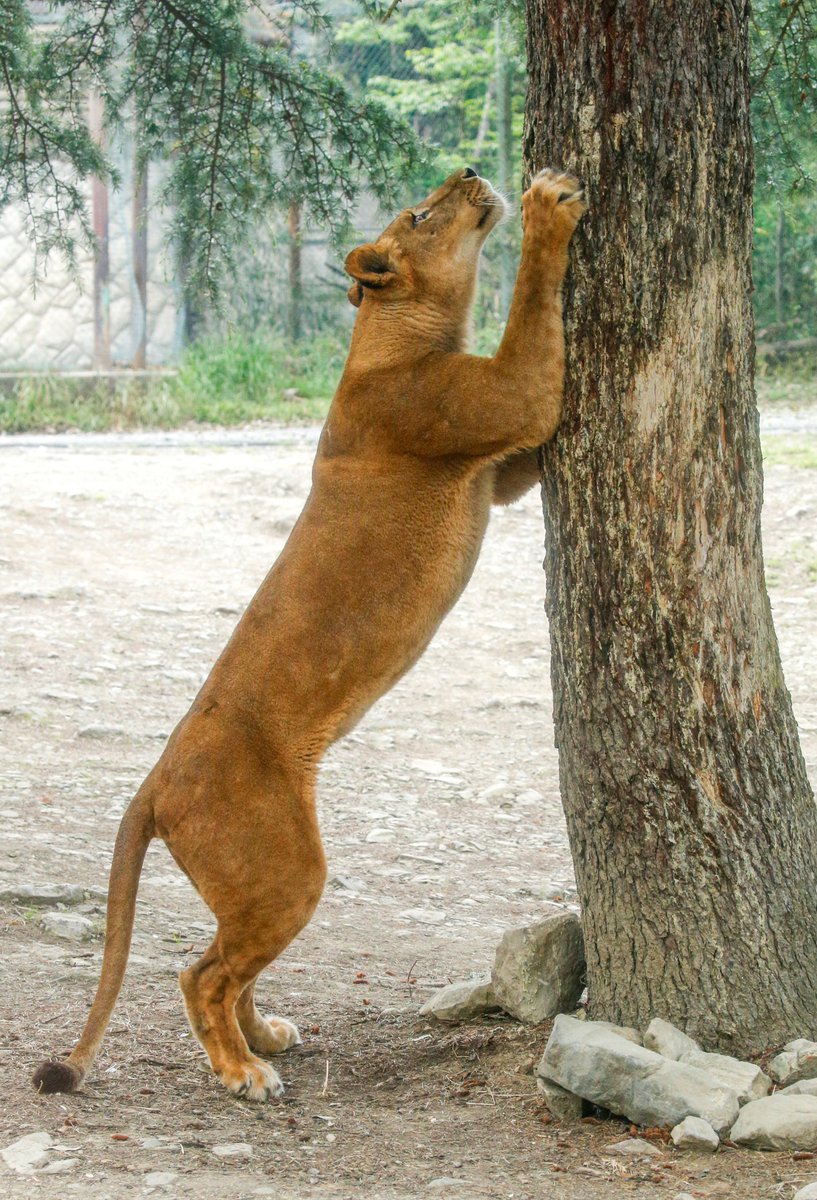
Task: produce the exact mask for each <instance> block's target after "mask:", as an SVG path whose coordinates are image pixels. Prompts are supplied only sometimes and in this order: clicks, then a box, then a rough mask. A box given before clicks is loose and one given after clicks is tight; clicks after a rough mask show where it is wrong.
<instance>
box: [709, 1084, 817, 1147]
mask: <svg viewBox="0 0 817 1200" xmlns="http://www.w3.org/2000/svg"><path fill="white" fill-rule="evenodd" d="M729 1136H730V1138H731V1139H732V1141H733V1142H737V1143H738V1144H739V1145H741V1146H751V1147H752V1148H753V1149H755V1150H817V1096H797V1095H794V1096H792V1095H783V1094H782V1093H780V1092H778V1093H777V1095H775V1096H765V1097H764V1098H763V1099H762V1100H753V1101H752V1103H751V1104H747V1105H746V1107H745V1108H742V1109H741V1110H740V1115H739V1116H738V1119H737V1121H736V1122H735V1124H734V1125H733V1126H732V1130H731V1132H730V1134H729Z"/></svg>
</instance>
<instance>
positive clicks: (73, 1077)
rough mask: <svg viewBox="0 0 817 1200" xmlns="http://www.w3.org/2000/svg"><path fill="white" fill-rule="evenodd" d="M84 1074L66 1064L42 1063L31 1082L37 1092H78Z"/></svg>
mask: <svg viewBox="0 0 817 1200" xmlns="http://www.w3.org/2000/svg"><path fill="white" fill-rule="evenodd" d="M84 1078H85V1072H84V1071H80V1069H79V1068H78V1067H74V1066H72V1065H71V1063H68V1062H54V1061H53V1060H52V1061H51V1062H44V1063H42V1065H41V1066H39V1067H37V1070H36V1071H35V1072H34V1075H33V1077H32V1080H31V1082H32V1083H33V1084H34V1086H35V1088H36V1089H37V1091H38V1092H78V1091H79V1089H80V1088H81V1087H82V1081H83V1079H84Z"/></svg>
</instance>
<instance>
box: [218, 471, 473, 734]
mask: <svg viewBox="0 0 817 1200" xmlns="http://www.w3.org/2000/svg"><path fill="white" fill-rule="evenodd" d="M330 482H331V483H332V484H333V485H334V486H332V487H331V489H327V486H326V484H325V483H324V485H323V486H318V485H316V487H315V488H314V489H313V493H312V495H311V496H310V500H309V502H308V503H307V506H306V508H305V510H304V512H303V513H302V515H301V517H300V519H299V521H298V523H297V525H296V527H295V529H294V531H293V534H292V536H291V538H290V540H289V542H288V543H287V546H286V547H285V548H284V551H283V552H282V554H281V556H280V558H279V559H278V561H277V562H276V564H275V565H274V567H273V568H272V570H271V571H270V573H269V575H268V576H267V578H266V580H265V581H264V583H263V584H262V586H261V588H260V589H259V591H258V593H257V595H256V596H255V598H254V600H253V601H252V603H251V604H250V606H249V608H248V609H247V612H246V613H245V615H244V617H243V618H242V620H241V622H240V624H239V626H238V628H237V629H236V632H235V634H234V635H233V638H232V640H231V642H230V643H229V645H228V646H227V648H226V650H225V652H224V654H223V655H222V658H221V659H220V660H219V663H218V664H217V665H216V668H214V672H213V676H212V677H211V679H213V683H214V685H215V688H216V690H218V691H219V693H220V694H223V692H224V690H225V686H226V687H227V689H228V691H229V693H230V694H231V695H233V696H234V700H235V703H236V704H239V705H241V706H242V707H243V706H244V705H247V706H248V707H250V708H251V709H252V710H253V713H254V718H255V719H258V717H261V718H262V720H263V723H264V724H265V725H267V724H268V735H269V736H270V737H271V738H272V739H273V740H274V741H276V742H277V741H279V740H281V739H283V740H285V741H287V742H288V743H295V744H301V743H304V744H309V745H310V746H313V745H314V746H315V749H316V750H319V749H320V747H321V746H323V745H326V744H328V742H330V741H332V740H334V739H335V738H336V737H338V736H340V735H341V734H342V733H344V732H346V731H348V729H350V728H351V727H352V726H353V725H354V724H355V722H356V721H357V720H359V718H360V717H361V716H362V715H363V713H364V712H365V711H366V709H367V708H369V706H370V705H371V704H372V703H374V701H375V700H376V699H378V697H380V696H382V695H383V694H384V692H386V691H388V689H389V688H390V687H391V686H392V685H393V684H394V683H395V682H396V681H397V680H398V679H399V678H400V676H401V675H403V674H404V673H405V672H406V671H407V670H408V669H409V668H410V667H412V666H413V665H414V663H415V662H416V661H417V659H418V658H419V657H420V656H421V655H422V653H423V651H424V650H425V648H426V647H427V645H428V643H429V642H430V640H431V638H432V637H433V635H434V633H435V631H436V629H437V628H438V626H439V624H440V622H441V621H442V619H443V617H445V615H446V613H448V612H449V610H450V609H451V607H452V606H453V605H454V603H455V602H456V601H457V599H458V598H459V596H460V594H461V593H462V590H463V588H464V587H465V585H466V584H467V582H468V580H469V578H470V577H471V573H472V571H473V569H474V565H475V564H476V561H477V558H478V556H479V550H480V546H481V543H482V539H483V536H484V533H485V528H486V525H487V521H488V515H489V511H490V480H489V479H488V477H487V476H486V477H485V478H484V479H483V478H479V477H478V478H476V479H474V478H471V479H467V478H466V479H463V478H462V477H459V478H457V477H456V476H455V477H454V478H453V479H451V478H448V477H446V476H437V477H429V476H427V475H425V476H424V475H421V476H420V477H419V478H416V479H410V480H406V479H405V478H403V477H402V476H400V477H396V478H391V477H390V478H387V479H386V480H385V481H384V480H382V479H379V480H377V485H376V486H362V487H361V486H359V485H358V481H357V480H356V479H354V478H353V479H351V480H344V479H343V477H341V478H340V479H338V478H333V479H332V480H331V481H330ZM356 485H358V486H356ZM237 685H238V686H237ZM242 689H243V690H242ZM206 691H208V687H207V685H205V692H206Z"/></svg>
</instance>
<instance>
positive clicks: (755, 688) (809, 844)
mask: <svg viewBox="0 0 817 1200" xmlns="http://www.w3.org/2000/svg"><path fill="white" fill-rule="evenodd" d="M528 14H529V29H528V33H529V70H530V84H531V87H530V96H529V107H528V117H527V125H526V135H525V140H526V155H527V166H528V169H529V170H530V171H535V170H538V169H539V168H541V167H543V166H545V165H550V164H554V163H555V164H557V165H559V166H566V167H572V168H574V169H575V170H576V171H577V173H578V175H579V177H580V178H581V179H582V180H583V181H584V182H585V184H586V187H587V193H588V199H589V202H590V206H591V207H590V211H589V212H588V214H587V215H586V216H585V218H584V219H583V222H582V224H581V226H580V228H579V231H578V233H577V235H576V238H575V239H574V242H573V250H572V259H573V264H574V265H573V272H572V277H571V279H570V281H569V283H568V285H567V288H566V297H565V298H566V320H567V335H568V348H569V365H568V382H567V390H566V397H565V415H564V419H563V423H562V427H561V430H560V432H559V434H558V436H557V438H556V440H555V441H554V442H552V443H551V444H550V445H549V446H548V447H546V449H545V452H544V453H545V463H544V465H545V473H544V480H545V482H544V492H545V517H546V527H547V561H546V569H547V584H548V600H547V608H548V615H549V618H550V629H551V639H552V674H553V688H554V697H555V723H556V737H557V743H558V747H559V757H560V770H561V783H562V795H563V799H564V804H565V809H566V813H567V820H568V827H569V833H570V839H571V845H572V851H573V857H574V860H575V865H576V871H577V879H578V884H579V889H580V893H581V898H582V903H583V912H584V915H583V920H584V926H585V937H586V944H587V958H588V984H589V994H590V1005H591V1011H592V1015H593V1016H595V1017H598V1018H606V1019H609V1020H612V1021H617V1022H622V1023H624V1024H628V1025H630V1024H632V1025H637V1026H640V1027H643V1026H644V1025H645V1024H646V1023H647V1021H648V1020H649V1019H650V1018H651V1017H653V1016H661V1017H665V1018H667V1019H669V1020H671V1021H673V1022H675V1023H676V1024H678V1025H680V1026H681V1028H683V1029H686V1030H687V1031H688V1032H690V1033H691V1034H693V1035H695V1036H697V1037H700V1038H702V1039H703V1042H704V1043H705V1045H706V1046H707V1047H708V1048H715V1047H722V1048H724V1049H730V1050H737V1051H744V1052H745V1051H752V1050H755V1051H756V1050H760V1049H762V1048H764V1047H765V1046H767V1045H770V1044H774V1043H778V1042H781V1041H783V1040H785V1039H787V1038H789V1037H794V1036H797V1035H800V1036H802V1035H806V1036H809V1035H811V1036H813V1035H814V1034H815V1033H817V809H815V805H814V800H813V797H812V794H811V791H810V788H809V784H808V780H807V777H806V772H805V767H804V763H803V759H802V755H801V752H800V748H799V743H798V738H797V727H796V724H795V722H794V719H793V716H792V709H791V702H790V697H789V694H788V692H787V690H786V687H785V683H784V680H783V675H782V672H781V667H780V659H779V654H778V648H777V641H776V638H775V634H774V628H773V625H772V618H771V612H770V608H769V601H768V597H767V594H766V589H765V585H764V578H763V560H762V550H761V541H760V507H761V501H762V472H761V457H760V443H759V434H758V420H757V412H756V407H755V402H754V392H753V327H752V314H751V304H750V293H751V275H750V243H751V229H752V220H751V218H752V212H751V205H752V182H753V173H752V146H751V138H750V130H749V113H748V79H747V36H746V34H747V30H746V23H747V17H748V8H747V6H746V5H745V4H744V3H741V2H740V0H724V2H720V3H704V4H701V3H700V2H699V0H675V2H674V3H673V4H671V5H669V6H667V5H666V4H658V3H654V2H653V3H649V2H647V0H620V2H618V3H615V2H606V3H595V2H591V0H581V2H580V3H579V4H578V5H576V4H574V5H565V4H564V3H554V2H553V0H529V2H528Z"/></svg>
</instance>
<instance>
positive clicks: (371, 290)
mask: <svg viewBox="0 0 817 1200" xmlns="http://www.w3.org/2000/svg"><path fill="white" fill-rule="evenodd" d="M505 211H506V205H505V201H504V200H503V199H502V197H501V196H500V195H499V194H498V193H497V192H495V191H494V189H493V188H492V187H491V185H490V183H488V181H487V180H486V179H482V178H481V177H480V176H479V175H477V173H476V172H475V171H473V170H471V168H470V167H466V169H465V170H464V171H455V172H454V174H453V175H451V176H449V178H448V179H446V181H445V183H444V184H442V186H441V187H438V188H437V190H436V191H434V192H432V193H431V195H430V196H428V197H427V198H426V199H425V200H423V201H422V202H421V203H420V204H415V205H412V207H411V208H406V209H404V210H403V212H401V213H400V215H399V216H398V217H397V218H395V220H394V221H392V223H391V224H390V225H389V226H388V228H387V229H385V230H384V231H383V233H381V235H380V237H379V238H378V239H377V241H376V242H370V243H369V244H368V245H365V246H358V247H357V249H355V250H353V251H352V252H351V254H349V255H348V257H347V259H346V271H347V273H348V274H349V275H351V276H352V278H353V279H354V281H355V282H354V283H353V284H352V286H351V287H350V288H349V291H348V296H349V299H350V301H351V302H352V304H354V305H355V307H359V306H360V305H361V303H362V302H363V300H364V298H367V297H368V298H370V299H371V300H373V301H375V302H377V303H384V302H385V303H394V302H407V301H408V302H411V301H412V300H415V301H420V302H422V303H425V304H432V305H434V307H436V308H438V309H441V310H446V309H449V308H451V307H452V306H453V308H454V309H457V310H462V309H463V308H470V304H471V301H472V298H473V293H474V287H475V284H476V277H477V264H478V261H479V253H480V250H481V249H482V244H483V242H484V241H485V239H486V237H487V236H488V234H489V233H490V232H491V230H492V229H493V228H494V226H495V225H496V224H498V222H499V221H501V220H502V218H503V217H504V215H505Z"/></svg>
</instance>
